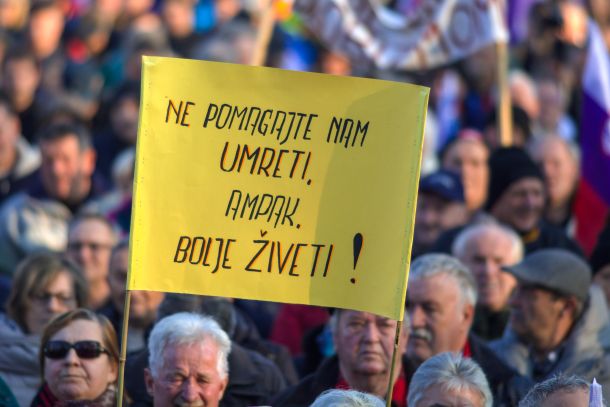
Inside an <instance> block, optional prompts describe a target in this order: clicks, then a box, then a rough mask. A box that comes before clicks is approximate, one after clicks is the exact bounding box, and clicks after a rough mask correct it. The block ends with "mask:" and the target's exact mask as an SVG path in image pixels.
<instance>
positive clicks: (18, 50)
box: [2, 46, 40, 71]
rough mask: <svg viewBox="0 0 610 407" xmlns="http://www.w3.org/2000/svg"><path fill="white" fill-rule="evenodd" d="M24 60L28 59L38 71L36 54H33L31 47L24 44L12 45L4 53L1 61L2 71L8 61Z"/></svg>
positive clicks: (38, 65)
mask: <svg viewBox="0 0 610 407" xmlns="http://www.w3.org/2000/svg"><path fill="white" fill-rule="evenodd" d="M24 60H26V61H30V62H31V63H32V65H34V66H35V67H36V69H37V70H38V71H40V64H39V63H38V60H37V59H36V55H34V52H33V51H32V50H31V49H29V48H28V47H24V46H13V47H11V48H9V49H8V51H7V52H6V55H5V56H4V61H2V67H3V71H4V70H6V66H7V65H8V63H9V62H12V61H24Z"/></svg>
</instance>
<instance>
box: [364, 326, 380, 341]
mask: <svg viewBox="0 0 610 407" xmlns="http://www.w3.org/2000/svg"><path fill="white" fill-rule="evenodd" d="M364 340H365V341H367V342H377V341H378V340H379V329H378V328H377V325H375V323H374V322H369V323H367V324H366V325H365V328H364Z"/></svg>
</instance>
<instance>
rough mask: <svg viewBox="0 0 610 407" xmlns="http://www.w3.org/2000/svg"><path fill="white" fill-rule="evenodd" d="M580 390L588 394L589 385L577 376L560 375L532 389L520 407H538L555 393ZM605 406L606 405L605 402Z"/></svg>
mask: <svg viewBox="0 0 610 407" xmlns="http://www.w3.org/2000/svg"><path fill="white" fill-rule="evenodd" d="M579 390H581V391H586V392H588V391H589V383H588V382H586V381H585V380H584V379H583V378H581V377H578V376H575V375H572V376H567V375H563V374H559V375H556V376H553V377H551V378H550V379H547V380H545V381H543V382H541V383H537V384H536V385H535V386H534V387H532V388H531V389H530V391H528V392H527V394H526V395H525V397H524V398H523V400H521V401H520V402H519V407H538V406H539V405H541V404H542V403H543V402H544V401H545V400H546V399H548V398H549V397H550V396H551V395H552V394H554V393H557V392H565V393H574V392H577V391H579ZM603 405H604V406H605V405H606V402H605V400H604V404H603Z"/></svg>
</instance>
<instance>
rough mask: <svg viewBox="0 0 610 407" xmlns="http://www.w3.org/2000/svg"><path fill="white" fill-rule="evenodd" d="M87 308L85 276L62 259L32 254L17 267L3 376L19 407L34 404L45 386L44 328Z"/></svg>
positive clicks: (2, 324) (2, 333)
mask: <svg viewBox="0 0 610 407" xmlns="http://www.w3.org/2000/svg"><path fill="white" fill-rule="evenodd" d="M86 303H87V282H86V280H85V279H84V277H83V276H82V272H81V271H80V270H79V269H78V268H77V267H76V266H75V265H74V264H73V263H72V262H70V261H68V260H65V259H63V258H62V256H61V255H60V254H52V253H40V254H32V255H30V256H28V257H27V258H26V259H25V260H23V261H22V262H21V263H20V264H19V266H18V267H17V271H16V273H15V276H14V277H13V281H12V285H11V292H10V295H9V299H8V302H7V304H6V308H7V313H6V314H0V377H2V379H4V381H5V382H6V384H7V385H8V387H9V388H10V389H11V390H12V392H13V394H14V395H15V397H16V398H17V401H18V403H19V405H21V406H27V405H29V404H30V403H31V402H32V398H34V395H35V394H36V390H37V389H38V386H40V366H39V362H38V350H39V348H40V335H41V334H42V330H43V328H44V326H45V325H46V324H47V323H48V322H49V321H50V320H51V319H53V317H55V316H57V315H60V314H62V313H64V312H66V311H70V310H73V309H76V308H78V307H82V306H85V305H86Z"/></svg>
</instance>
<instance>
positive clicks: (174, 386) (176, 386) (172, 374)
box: [145, 340, 229, 407]
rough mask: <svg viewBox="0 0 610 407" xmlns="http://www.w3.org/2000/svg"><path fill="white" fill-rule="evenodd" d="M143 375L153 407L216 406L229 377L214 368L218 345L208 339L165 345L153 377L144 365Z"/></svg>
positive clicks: (216, 366)
mask: <svg viewBox="0 0 610 407" xmlns="http://www.w3.org/2000/svg"><path fill="white" fill-rule="evenodd" d="M145 379H146V388H147V390H148V394H150V395H151V396H152V397H153V399H154V406H155V407H167V406H206V407H216V406H218V404H219V402H220V400H221V399H222V396H223V394H224V391H225V389H226V387H227V383H228V381H229V379H228V377H223V376H222V375H221V374H220V372H219V371H218V346H217V345H216V344H215V343H214V342H213V341H209V340H208V341H204V342H203V343H197V344H190V345H174V344H172V345H169V346H167V347H166V348H165V349H164V350H163V365H162V366H161V369H159V372H157V377H153V376H152V374H151V372H150V371H149V370H148V369H147V370H146V371H145Z"/></svg>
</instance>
